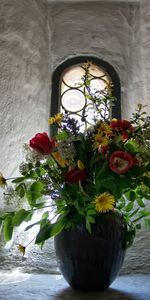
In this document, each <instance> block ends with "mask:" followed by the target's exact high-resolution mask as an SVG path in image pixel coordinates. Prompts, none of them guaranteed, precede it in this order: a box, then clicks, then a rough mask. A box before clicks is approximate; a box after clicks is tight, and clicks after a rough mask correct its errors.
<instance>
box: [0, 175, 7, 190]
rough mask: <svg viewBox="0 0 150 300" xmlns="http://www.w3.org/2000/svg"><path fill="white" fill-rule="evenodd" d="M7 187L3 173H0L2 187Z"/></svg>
mask: <svg viewBox="0 0 150 300" xmlns="http://www.w3.org/2000/svg"><path fill="white" fill-rule="evenodd" d="M5 186H6V179H5V178H4V177H3V175H2V173H0V187H2V188H4V187H5Z"/></svg>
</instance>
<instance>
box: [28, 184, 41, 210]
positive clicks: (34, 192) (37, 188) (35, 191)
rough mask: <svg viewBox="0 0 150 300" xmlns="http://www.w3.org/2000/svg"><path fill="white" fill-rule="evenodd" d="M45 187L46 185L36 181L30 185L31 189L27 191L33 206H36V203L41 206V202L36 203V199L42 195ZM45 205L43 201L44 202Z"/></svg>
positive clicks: (29, 201)
mask: <svg viewBox="0 0 150 300" xmlns="http://www.w3.org/2000/svg"><path fill="white" fill-rule="evenodd" d="M43 189H44V185H43V183H41V182H34V183H32V185H31V186H30V189H29V190H28V191H26V197H27V200H28V203H29V204H30V206H31V207H34V206H36V205H38V206H40V207H41V205H40V203H39V204H36V200H37V199H39V198H41V197H42V192H43ZM42 206H43V203H42Z"/></svg>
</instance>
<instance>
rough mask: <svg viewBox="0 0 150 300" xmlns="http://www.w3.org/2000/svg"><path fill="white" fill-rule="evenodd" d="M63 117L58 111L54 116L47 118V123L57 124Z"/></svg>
mask: <svg viewBox="0 0 150 300" xmlns="http://www.w3.org/2000/svg"><path fill="white" fill-rule="evenodd" d="M62 119H63V114H62V113H58V114H56V115H55V116H54V117H52V118H50V119H48V123H49V124H50V125H53V124H56V125H57V124H59V123H60V122H61V120H62Z"/></svg>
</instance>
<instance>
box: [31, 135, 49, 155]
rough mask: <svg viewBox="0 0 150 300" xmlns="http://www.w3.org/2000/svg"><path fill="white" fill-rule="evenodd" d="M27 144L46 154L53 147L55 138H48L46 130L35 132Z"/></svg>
mask: <svg viewBox="0 0 150 300" xmlns="http://www.w3.org/2000/svg"><path fill="white" fill-rule="evenodd" d="M29 145H30V147H31V148H33V149H34V150H36V151H38V152H40V153H42V154H44V155H48V154H50V153H51V152H52V150H53V148H54V147H55V140H54V139H49V137H48V135H47V133H46V132H43V133H37V134H36V135H35V136H34V137H33V138H32V139H31V140H30V141H29Z"/></svg>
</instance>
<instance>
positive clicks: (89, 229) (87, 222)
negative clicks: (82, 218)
mask: <svg viewBox="0 0 150 300" xmlns="http://www.w3.org/2000/svg"><path fill="white" fill-rule="evenodd" d="M86 229H87V231H88V232H89V233H91V225H90V222H89V220H88V218H86Z"/></svg>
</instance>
